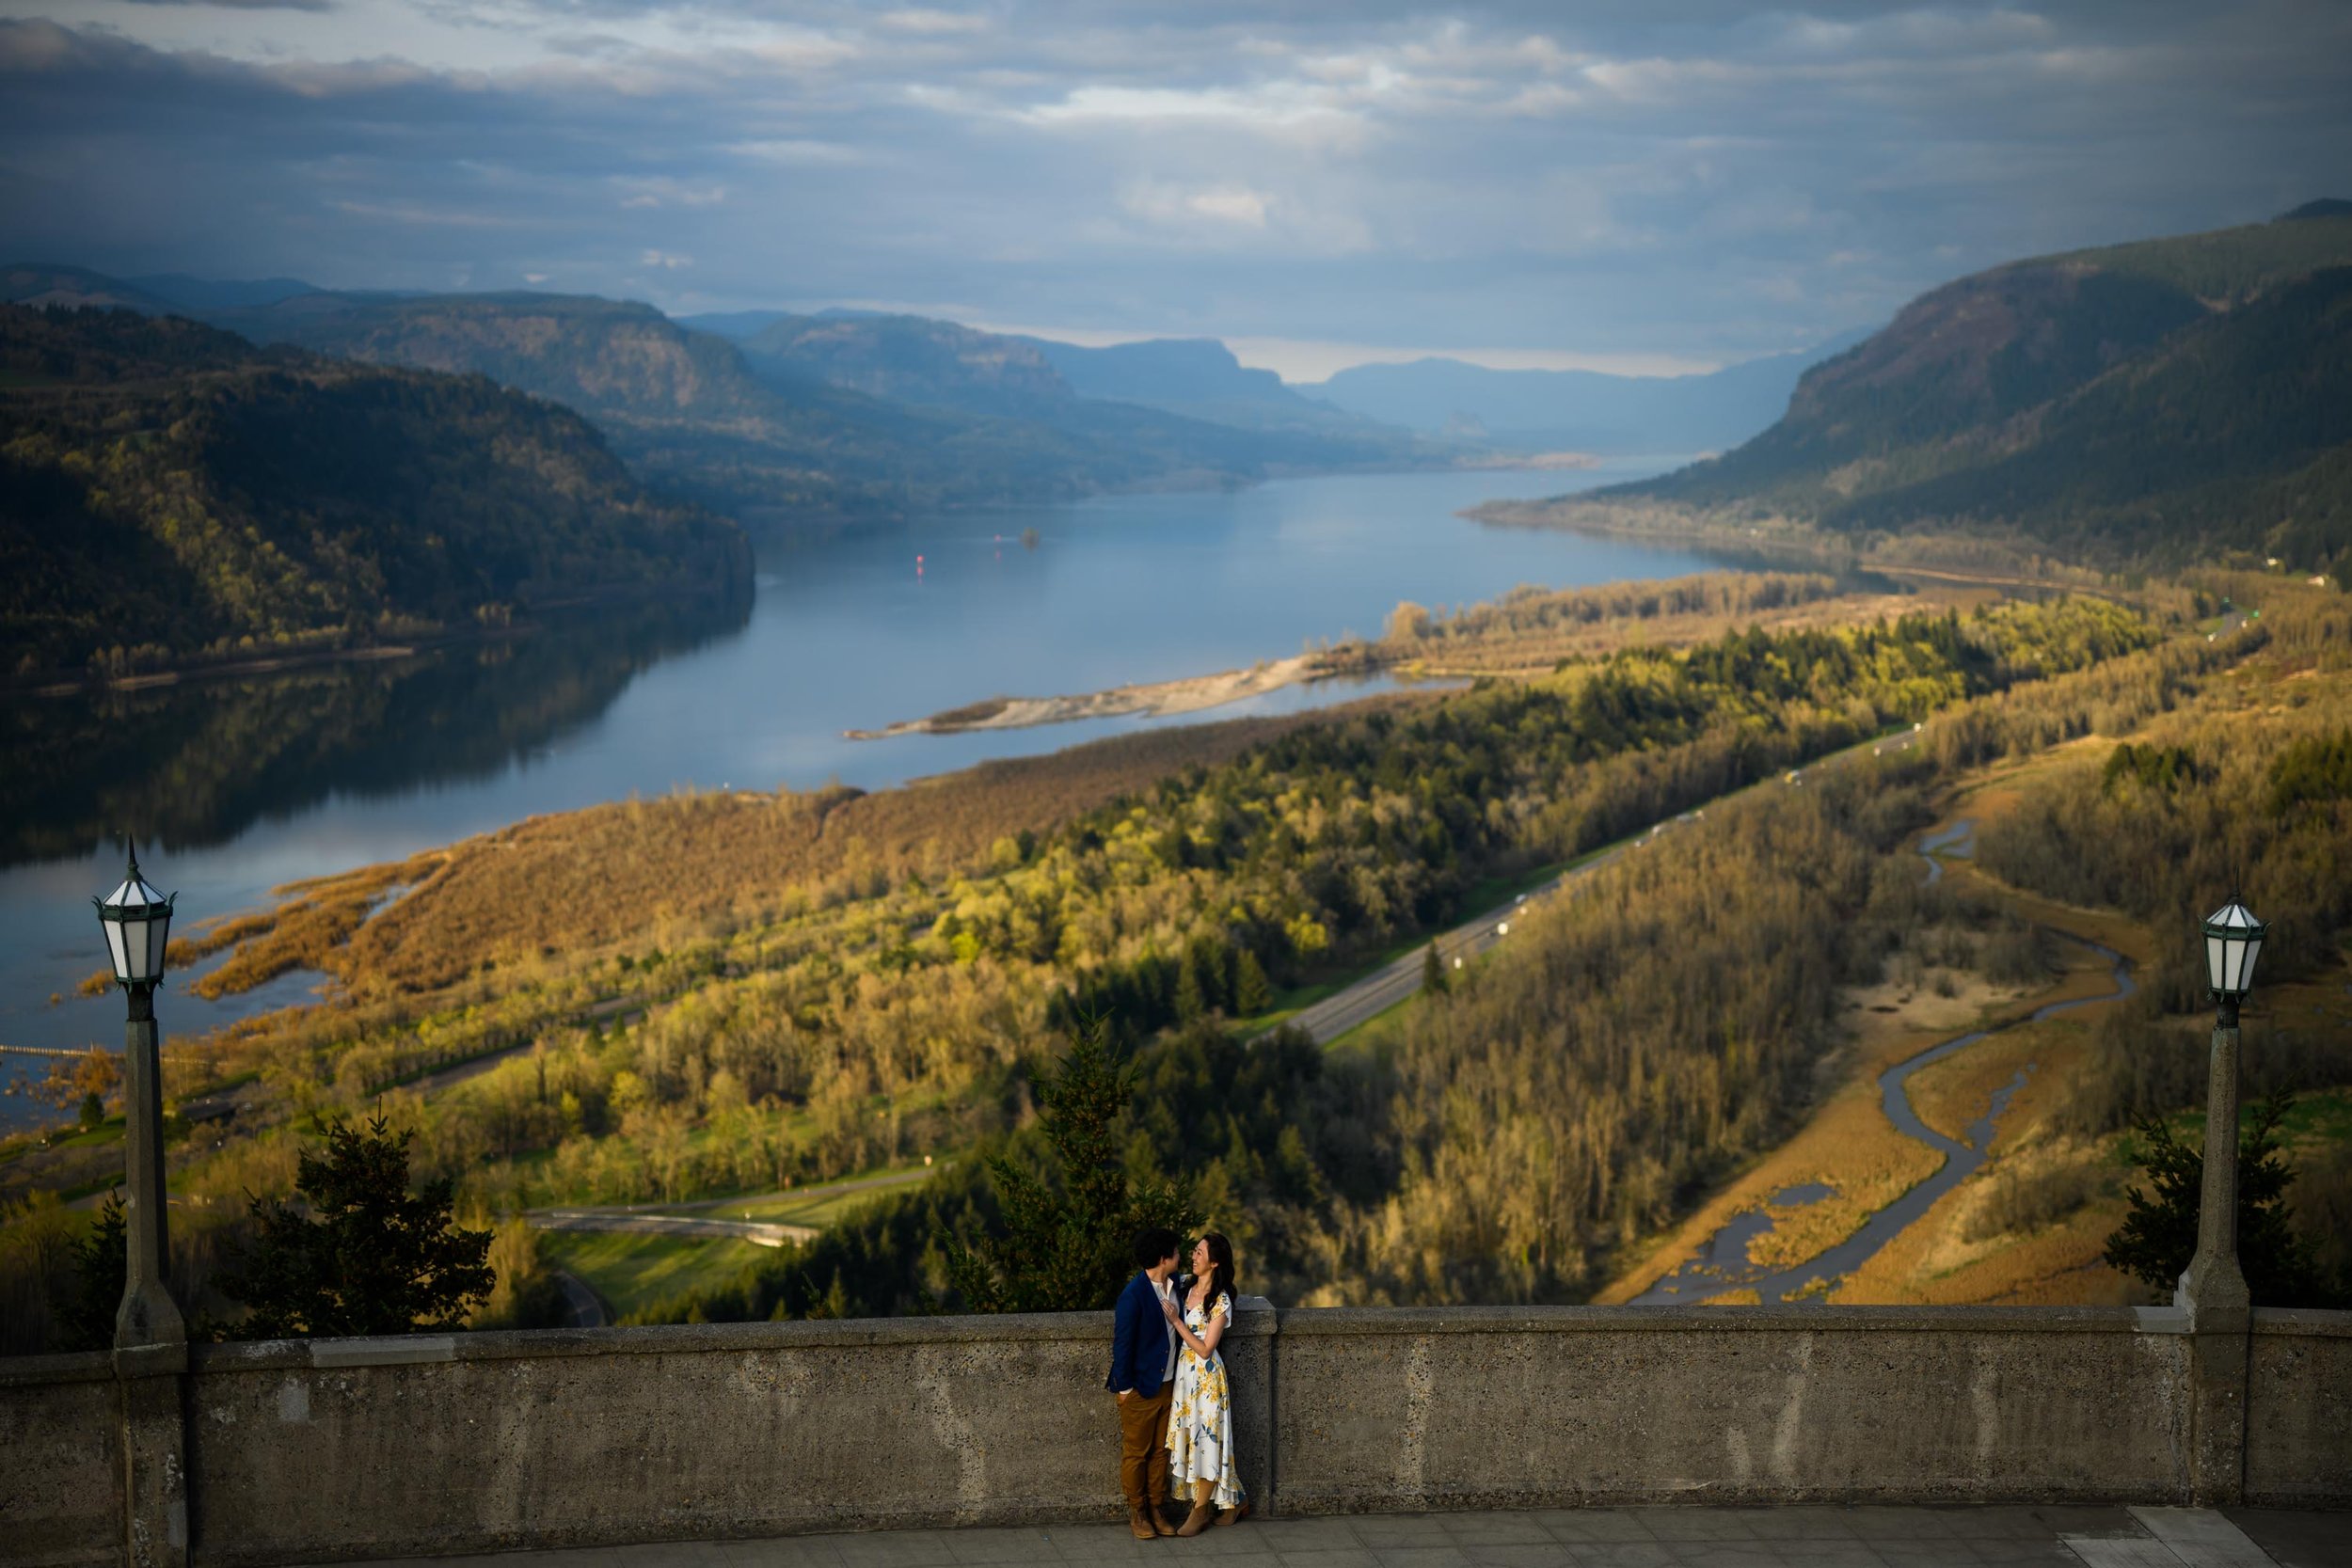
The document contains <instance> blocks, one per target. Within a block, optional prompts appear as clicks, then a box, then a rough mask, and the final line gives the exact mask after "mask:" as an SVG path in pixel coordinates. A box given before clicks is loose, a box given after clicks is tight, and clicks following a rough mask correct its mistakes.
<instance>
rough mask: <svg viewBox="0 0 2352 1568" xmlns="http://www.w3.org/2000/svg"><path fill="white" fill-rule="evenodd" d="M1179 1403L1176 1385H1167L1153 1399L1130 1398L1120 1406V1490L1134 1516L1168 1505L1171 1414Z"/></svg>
mask: <svg viewBox="0 0 2352 1568" xmlns="http://www.w3.org/2000/svg"><path fill="white" fill-rule="evenodd" d="M1175 1401H1176V1387H1175V1385H1173V1384H1169V1383H1163V1384H1161V1385H1160V1391H1159V1392H1158V1393H1156V1394H1153V1395H1152V1397H1151V1398H1149V1399H1146V1398H1144V1397H1143V1396H1142V1395H1141V1394H1129V1395H1128V1396H1127V1397H1126V1398H1125V1399H1123V1400H1120V1402H1119V1489H1120V1491H1121V1492H1123V1493H1125V1494H1126V1496H1127V1510H1128V1512H1129V1513H1145V1512H1147V1511H1149V1510H1151V1509H1153V1508H1156V1507H1158V1506H1160V1505H1161V1504H1163V1503H1165V1502H1167V1501H1168V1406H1169V1405H1171V1404H1173V1403H1174V1402H1175Z"/></svg>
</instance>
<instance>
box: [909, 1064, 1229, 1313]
mask: <svg viewBox="0 0 2352 1568" xmlns="http://www.w3.org/2000/svg"><path fill="white" fill-rule="evenodd" d="M1134 1086H1135V1085H1134V1075H1133V1070H1132V1069H1131V1068H1130V1066H1129V1065H1128V1064H1127V1063H1126V1062H1125V1061H1123V1060H1121V1059H1120V1058H1118V1057H1117V1056H1116V1055H1115V1054H1114V1053H1113V1052H1112V1049H1111V1046H1110V1042H1109V1031H1108V1029H1107V1027H1106V1026H1105V1024H1104V1021H1103V1020H1101V1019H1100V1018H1096V1019H1090V1020H1089V1021H1087V1022H1085V1023H1083V1024H1082V1025H1081V1026H1080V1027H1079V1028H1078V1030H1077V1032H1076V1034H1075V1035H1074V1036H1073V1038H1072V1039H1071V1042H1070V1050H1069V1053H1067V1054H1066V1055H1064V1056H1063V1057H1062V1060H1061V1063H1060V1065H1059V1067H1058V1068H1057V1069H1055V1071H1054V1073H1053V1075H1052V1076H1051V1077H1050V1078H1047V1079H1045V1080H1044V1081H1043V1082H1041V1084H1039V1085H1038V1090H1037V1100H1038V1107H1039V1110H1040V1113H1041V1116H1040V1119H1041V1123H1042V1127H1043V1131H1044V1133H1045V1141H1046V1142H1047V1144H1048V1145H1050V1146H1051V1147H1052V1148H1053V1151H1054V1157H1055V1164H1056V1165H1057V1166H1058V1171H1057V1174H1058V1176H1059V1178H1060V1180H1059V1182H1058V1183H1055V1182H1052V1181H1049V1180H1047V1179H1046V1178H1045V1177H1043V1176H1041V1175H1040V1174H1039V1173H1037V1172H1036V1171H1033V1170H1031V1169H1029V1168H1028V1167H1027V1166H1026V1165H1024V1164H1019V1163H1017V1162H1015V1161H1013V1160H1010V1159H1008V1158H1006V1157H1005V1156H1003V1155H995V1156H992V1157H991V1158H990V1160H989V1162H988V1169H989V1174H990V1176H991V1177H992V1178H993V1180H994V1183H995V1187H996V1201H997V1205H998V1208H999V1209H1000V1211H1001V1212H1002V1213H1003V1215H1004V1231H1003V1234H1002V1235H999V1236H981V1237H978V1238H977V1239H976V1240H974V1241H973V1242H971V1243H969V1244H968V1245H967V1244H966V1243H964V1242H963V1241H962V1240H961V1238H958V1237H954V1236H946V1237H943V1238H942V1240H943V1241H944V1243H945V1250H946V1258H947V1280H948V1283H949V1284H950V1285H951V1286H953V1287H954V1289H955V1290H956V1291H958V1293H960V1294H961V1296H962V1297H963V1301H964V1305H965V1306H966V1307H970V1308H971V1309H972V1310H973V1311H976V1312H1070V1311H1082V1310H1086V1309H1088V1308H1091V1307H1108V1306H1109V1305H1110V1304H1111V1302H1112V1301H1113V1300H1114V1299H1116V1298H1117V1296H1118V1294H1119V1290H1120V1285H1121V1284H1122V1283H1124V1281H1125V1280H1126V1277H1127V1274H1128V1270H1129V1266H1130V1259H1129V1249H1130V1246H1131V1244H1132V1243H1133V1242H1134V1239H1135V1235H1136V1232H1137V1231H1138V1230H1141V1229H1142V1228H1143V1227H1146V1226H1152V1225H1164V1226H1167V1227H1168V1228H1169V1229H1171V1230H1179V1231H1181V1230H1185V1229H1188V1228H1190V1227H1192V1226H1193V1224H1195V1223H1196V1220H1197V1216H1196V1215H1195V1214H1194V1213H1193V1212H1192V1208H1191V1205H1190V1203H1189V1202H1188V1201H1187V1199H1186V1198H1185V1196H1184V1195H1183V1194H1182V1193H1180V1192H1178V1191H1177V1190H1176V1189H1175V1188H1174V1187H1172V1186H1169V1185H1167V1184H1165V1183H1154V1184H1152V1185H1148V1186H1142V1187H1138V1188H1134V1189H1131V1188H1130V1186H1129V1184H1128V1180H1127V1172H1126V1166H1125V1163H1124V1152H1125V1139H1124V1137H1123V1135H1122V1134H1121V1132H1120V1121H1121V1120H1122V1119H1123V1117H1124V1114H1125V1112H1126V1109H1127V1102H1128V1100H1129V1099H1130V1097H1131V1096H1132V1095H1133V1093H1134Z"/></svg>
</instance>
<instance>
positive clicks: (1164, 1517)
mask: <svg viewBox="0 0 2352 1568" xmlns="http://www.w3.org/2000/svg"><path fill="white" fill-rule="evenodd" d="M1144 1516H1145V1517H1146V1518H1149V1519H1150V1520H1151V1521H1152V1529H1153V1530H1154V1531H1156V1532H1157V1533H1159V1534H1161V1535H1173V1534H1175V1533H1176V1527H1175V1526H1174V1525H1171V1524H1169V1523H1168V1504H1167V1503H1165V1502H1156V1503H1153V1504H1152V1506H1151V1507H1150V1508H1148V1509H1145V1510H1144Z"/></svg>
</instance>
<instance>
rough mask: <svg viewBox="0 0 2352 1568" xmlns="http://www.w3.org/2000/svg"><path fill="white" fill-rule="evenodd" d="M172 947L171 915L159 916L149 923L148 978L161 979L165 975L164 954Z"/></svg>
mask: <svg viewBox="0 0 2352 1568" xmlns="http://www.w3.org/2000/svg"><path fill="white" fill-rule="evenodd" d="M170 945H171V915H170V914H169V913H168V912H166V913H163V914H159V915H157V916H156V917H155V918H154V919H152V920H151V921H149V922H148V923H147V977H148V978H149V979H151V980H153V979H157V978H159V977H161V975H162V974H163V973H164V952H165V950H166V949H167V948H168V947H169V946H170Z"/></svg>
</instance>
